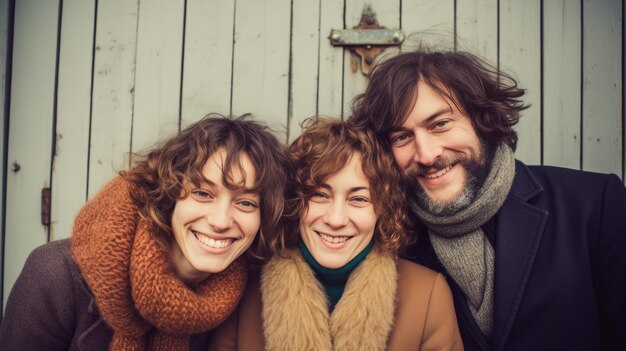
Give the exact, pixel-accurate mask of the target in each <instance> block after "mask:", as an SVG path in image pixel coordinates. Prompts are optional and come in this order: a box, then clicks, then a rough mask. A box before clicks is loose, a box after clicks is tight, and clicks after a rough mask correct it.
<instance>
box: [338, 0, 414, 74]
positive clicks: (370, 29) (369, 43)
mask: <svg viewBox="0 0 626 351" xmlns="http://www.w3.org/2000/svg"><path fill="white" fill-rule="evenodd" d="M328 39H329V40H330V43H331V44H332V45H333V46H344V47H347V48H348V49H349V50H350V51H351V52H352V53H354V54H355V55H357V56H358V57H359V59H360V61H361V72H362V73H363V74H364V75H368V74H369V72H370V70H371V69H372V65H373V64H374V60H375V59H376V56H378V55H379V54H380V53H381V52H383V50H385V49H386V48H387V47H389V46H397V45H400V44H402V42H403V41H404V34H403V33H402V31H400V30H397V29H387V28H385V27H381V26H380V25H379V24H378V21H377V20H376V14H375V13H374V12H373V11H372V8H371V7H370V6H366V7H365V8H364V9H363V14H362V15H361V21H360V22H359V25H358V26H356V27H354V28H353V29H333V30H331V31H330V35H329V36H328Z"/></svg>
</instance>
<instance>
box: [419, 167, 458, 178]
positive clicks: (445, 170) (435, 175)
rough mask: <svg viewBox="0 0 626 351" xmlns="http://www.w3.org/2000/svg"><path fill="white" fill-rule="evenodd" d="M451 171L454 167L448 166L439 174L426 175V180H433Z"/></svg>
mask: <svg viewBox="0 0 626 351" xmlns="http://www.w3.org/2000/svg"><path fill="white" fill-rule="evenodd" d="M451 169H452V166H448V167H446V168H444V169H442V170H441V171H439V172H435V173H430V174H424V178H426V179H433V178H437V177H441V176H442V175H444V174H446V173H448V171H449V170H451Z"/></svg>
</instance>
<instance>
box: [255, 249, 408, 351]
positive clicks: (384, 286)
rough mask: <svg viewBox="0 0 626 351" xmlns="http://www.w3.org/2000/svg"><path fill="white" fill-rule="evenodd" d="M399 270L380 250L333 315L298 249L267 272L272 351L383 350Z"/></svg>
mask: <svg viewBox="0 0 626 351" xmlns="http://www.w3.org/2000/svg"><path fill="white" fill-rule="evenodd" d="M397 275H398V273H397V267H396V261H395V259H394V257H393V256H392V255H389V254H386V253H383V252H381V251H380V250H379V249H378V248H377V247H374V248H373V249H372V251H371V252H370V253H369V255H368V256H367V257H366V258H365V260H364V261H363V262H361V264H360V265H359V266H358V267H356V268H355V269H354V271H353V272H352V274H351V275H350V278H349V279H348V282H347V284H346V288H345V291H344V293H343V295H342V297H341V300H339V303H338V304H337V306H336V307H335V309H334V311H333V312H332V314H329V312H328V300H327V299H326V296H325V294H324V290H323V288H322V286H321V285H320V283H319V282H318V281H317V279H316V278H315V274H314V273H313V270H312V269H311V268H310V266H309V265H308V264H307V263H306V262H305V261H304V259H303V258H302V256H301V254H300V253H299V252H298V251H297V250H293V251H291V252H290V253H289V254H288V255H287V257H275V258H273V259H272V260H271V261H270V262H268V264H267V265H266V266H265V268H264V269H263V272H262V273H261V295H262V301H263V312H262V315H263V329H264V334H265V341H266V349H268V350H278V349H282V350H383V349H384V348H385V345H386V343H387V339H388V336H389V334H390V331H391V327H392V325H393V318H394V304H395V301H394V300H395V296H396V289H397Z"/></svg>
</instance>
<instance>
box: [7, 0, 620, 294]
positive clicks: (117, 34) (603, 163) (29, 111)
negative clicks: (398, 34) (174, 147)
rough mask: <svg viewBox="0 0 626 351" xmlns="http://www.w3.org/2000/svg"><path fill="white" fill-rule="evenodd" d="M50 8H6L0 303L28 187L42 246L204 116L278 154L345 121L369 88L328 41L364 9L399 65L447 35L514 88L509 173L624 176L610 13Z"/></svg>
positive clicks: (410, 7) (560, 9) (24, 233)
mask: <svg viewBox="0 0 626 351" xmlns="http://www.w3.org/2000/svg"><path fill="white" fill-rule="evenodd" d="M9 2H10V1H8V0H0V11H2V9H4V8H6V7H7V6H8V3H9ZM60 3H61V2H59V1H46V2H43V1H34V0H19V1H15V4H16V11H15V18H14V21H15V25H14V28H13V32H14V35H15V41H14V47H13V65H12V67H10V71H11V73H12V74H13V81H12V82H11V90H12V91H11V97H10V99H11V100H10V106H11V108H10V111H9V119H10V122H11V123H10V130H9V137H10V138H9V144H8V159H7V160H6V165H7V166H8V169H9V172H8V174H7V179H6V182H7V192H6V194H4V196H5V197H6V201H7V202H6V204H7V205H6V209H5V212H6V223H4V230H5V231H4V234H5V244H6V245H5V252H4V259H5V262H6V264H5V267H6V268H7V269H6V270H5V281H4V283H5V285H4V292H5V295H4V296H5V298H6V296H7V294H8V289H10V288H11V285H12V282H13V280H14V278H15V277H16V275H17V274H18V272H19V270H20V269H21V266H22V264H23V262H24V259H25V257H26V255H27V254H28V253H29V252H30V251H31V250H32V249H33V248H34V247H35V246H37V245H40V244H42V243H44V242H46V241H47V240H49V238H48V229H47V228H46V227H45V226H42V225H41V224H39V223H40V196H41V188H42V187H47V186H49V185H50V184H51V186H52V202H53V207H52V221H53V223H52V227H51V230H50V237H51V238H62V237H67V236H68V235H69V233H70V230H71V225H72V220H73V217H74V214H75V213H76V211H77V210H78V208H79V207H80V206H81V205H82V204H83V203H84V201H85V200H86V199H87V198H88V197H89V196H92V195H93V194H94V193H95V192H96V191H98V189H100V187H101V186H102V185H103V184H104V183H105V182H107V181H108V180H110V179H111V178H112V177H113V176H115V175H116V172H117V171H119V170H122V169H125V168H127V167H128V166H129V156H128V153H129V152H131V151H140V150H143V149H145V148H146V147H149V146H150V145H152V144H153V143H155V142H158V141H159V140H162V139H163V138H164V137H166V136H167V135H169V134H171V133H173V132H175V131H176V130H177V129H178V128H179V125H182V126H186V125H188V124H189V123H191V122H194V121H197V120H198V119H199V118H201V117H202V116H204V115H205V114H207V113H209V112H218V113H221V114H225V115H229V114H235V115H239V114H242V113H246V112H252V113H253V114H254V115H255V116H256V118H257V119H259V120H261V121H264V122H266V123H268V124H269V125H270V126H271V127H272V128H274V130H275V131H276V134H277V135H279V136H280V138H281V140H285V141H288V140H289V141H290V140H293V139H294V138H295V137H296V136H297V135H298V134H299V133H300V129H299V123H300V122H301V121H302V120H303V119H305V118H306V117H309V116H311V115H313V114H315V113H318V114H322V115H330V116H338V117H344V118H345V117H348V116H349V115H350V108H351V104H352V99H353V98H354V96H356V95H357V94H359V93H361V92H362V91H363V89H364V88H365V85H366V83H367V79H366V77H365V76H364V75H363V74H362V73H361V72H360V70H359V68H358V67H357V65H354V64H353V63H354V62H355V60H354V58H353V55H352V54H351V53H350V52H349V50H347V49H344V48H341V47H333V46H332V45H331V44H330V41H329V39H328V35H329V33H330V31H331V29H350V28H353V27H354V26H357V25H358V23H359V20H360V18H361V14H362V12H363V8H364V6H365V5H366V4H369V5H370V6H371V7H372V10H373V11H374V13H376V16H377V20H378V23H379V24H380V25H382V26H385V27H387V28H400V27H401V29H402V30H403V31H404V33H405V34H407V35H409V34H412V33H417V34H415V35H414V36H409V38H408V39H407V41H406V42H405V44H404V46H403V47H402V50H403V51H407V50H411V49H414V48H415V47H416V46H418V44H419V41H420V40H423V41H424V42H426V43H428V44H436V45H437V47H438V48H443V49H454V37H455V36H456V43H457V48H458V49H465V50H469V51H471V52H474V53H478V54H479V55H481V56H484V57H485V58H486V59H487V60H488V61H490V62H492V63H494V64H496V65H500V67H502V68H503V69H504V70H505V71H507V72H509V73H511V74H512V75H513V76H514V77H516V78H518V79H519V83H520V85H521V86H522V87H523V88H526V89H528V93H527V96H526V97H525V101H526V102H527V103H531V104H532V107H531V108H530V109H528V110H526V111H524V112H523V116H522V120H521V122H520V124H519V126H518V128H517V130H518V132H519V135H520V143H519V146H518V153H517V155H518V157H519V158H520V159H522V160H524V161H527V162H529V163H540V162H541V160H542V157H543V162H544V163H546V164H554V165H563V166H567V167H574V168H582V169H589V170H597V171H603V172H616V173H618V174H619V175H620V176H622V177H624V174H623V172H624V169H625V168H626V165H625V163H626V161H625V158H624V152H623V148H624V140H623V137H624V131H623V129H624V123H625V122H624V113H623V111H622V109H621V106H622V99H623V95H624V92H623V90H622V79H623V78H622V77H623V68H622V56H621V55H622V52H621V45H622V43H623V40H624V39H623V38H624V36H623V33H622V28H623V22H622V21H623V12H624V11H623V10H624V9H623V8H622V2H621V1H619V0H585V1H583V2H582V3H581V2H580V1H578V0H554V1H539V0H529V1H514V0H456V1H454V0H402V1H400V0H391V1H388V0H375V1H369V0H368V1H366V0H343V1H342V0H311V1H309V0H293V1H291V0H262V1H259V0H238V1H236V2H235V1H231V0H188V1H186V2H184V3H183V2H176V1H174V2H172V1H165V0H157V1H153V2H145V1H143V2H141V3H140V1H139V0H109V1H98V2H97V6H98V8H97V9H96V8H95V6H96V1H94V0H88V1H87V0H86V1H79V0H64V1H63V2H62V3H63V8H62V9H61V10H62V13H61V16H59V13H58V11H59V6H60V5H59V4H60ZM185 4H186V5H185ZM542 4H543V8H542V7H541V6H542ZM183 6H186V8H185V7H183ZM7 13H8V12H7V11H5V12H2V13H0V16H6V15H7ZM96 14H97V18H94V15H96ZM542 17H543V23H542V22H541V18H542ZM59 18H61V27H60V30H59V27H58V25H59V24H58V23H57V21H58V19H59ZM3 20H4V18H3V17H0V34H2V35H3V38H1V39H0V62H4V61H5V59H4V58H3V57H2V56H1V55H6V53H7V48H6V47H5V46H3V45H6V41H2V40H6V33H7V30H8V29H7V28H6V27H3V26H6V24H7V23H9V21H3ZM542 25H543V30H541V28H542V27H541V26H542ZM581 25H584V27H582V26H581ZM3 31H4V32H3ZM542 33H543V34H542ZM57 34H58V35H60V36H59V37H57ZM59 40H60V42H59ZM57 42H59V43H60V46H59V50H60V52H59V56H58V57H59V58H58V62H57V56H56V49H57ZM542 43H543V44H542ZM397 51H398V49H388V50H387V51H385V55H384V56H383V57H389V56H390V55H394V54H395V53H396V52H397ZM382 59H384V58H382ZM581 59H582V60H581ZM542 60H543V61H542ZM542 63H543V66H542ZM3 67H4V66H3ZM92 67H93V70H92ZM542 67H543V70H542ZM57 70H58V83H57V84H58V85H57V86H56V88H57V90H55V72H56V71H57ZM92 72H93V76H92ZM0 73H2V74H3V76H2V79H4V77H5V76H4V72H3V71H0ZM55 93H56V95H55ZM4 94H5V92H4V91H3V90H0V97H2V96H4ZM541 94H543V97H542V95H541ZM55 98H56V100H55ZM542 98H543V106H541V101H542ZM2 103H4V100H2ZM55 104H56V110H55ZM542 111H543V118H542V114H541V113H542ZM55 113H56V118H57V119H56V126H55V125H54V118H53V117H54V116H55ZM55 127H56V129H55ZM542 133H543V138H542ZM53 136H54V137H55V138H53ZM287 137H288V139H287ZM53 141H56V150H54V151H55V153H54V161H53V164H52V166H51V162H52V161H51V159H52V155H53V150H52V146H53V144H54V143H53ZM542 151H543V155H542ZM580 160H582V163H581V162H580ZM14 162H15V163H18V164H20V166H21V168H20V170H19V171H17V172H13V171H11V168H12V167H11V165H12V164H13V163H14ZM51 167H52V170H51ZM51 174H52V180H51V179H50V175H51ZM9 268H10V269H9Z"/></svg>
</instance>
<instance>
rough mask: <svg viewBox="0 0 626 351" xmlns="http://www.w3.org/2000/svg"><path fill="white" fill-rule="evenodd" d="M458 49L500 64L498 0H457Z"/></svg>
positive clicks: (494, 63)
mask: <svg viewBox="0 0 626 351" xmlns="http://www.w3.org/2000/svg"><path fill="white" fill-rule="evenodd" d="M456 36H457V45H456V49H457V50H460V51H469V52H471V53H473V54H475V55H478V56H480V57H482V58H483V59H485V60H487V61H488V62H489V63H491V64H492V65H494V66H497V64H498V0H457V2H456Z"/></svg>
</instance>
